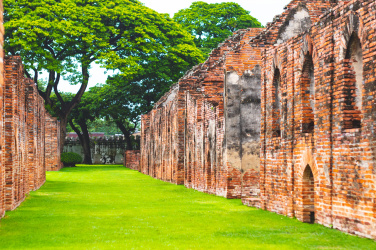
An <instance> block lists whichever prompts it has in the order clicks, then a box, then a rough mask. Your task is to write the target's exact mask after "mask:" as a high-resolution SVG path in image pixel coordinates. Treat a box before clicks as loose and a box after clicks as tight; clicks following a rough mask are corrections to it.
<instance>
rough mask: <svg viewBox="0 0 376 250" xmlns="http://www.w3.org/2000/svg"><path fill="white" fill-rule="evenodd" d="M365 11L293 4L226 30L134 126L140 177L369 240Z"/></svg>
mask: <svg viewBox="0 0 376 250" xmlns="http://www.w3.org/2000/svg"><path fill="white" fill-rule="evenodd" d="M375 6H376V4H375V2H374V1H372V0H358V1H326V0H316V1H302V0H294V1H292V2H291V3H290V4H289V5H287V7H286V10H285V12H284V13H282V14H281V15H279V16H276V17H275V19H274V20H273V22H272V23H269V24H268V25H267V27H266V29H265V30H257V29H249V30H246V31H238V32H237V33H236V34H234V36H233V37H231V38H229V39H228V40H226V41H225V42H224V43H223V44H221V45H220V46H219V47H218V48H217V49H215V50H213V52H212V53H211V56H210V57H209V59H208V60H207V61H206V62H205V63H203V64H201V65H198V66H196V67H194V68H193V69H192V70H191V71H190V72H188V73H187V74H186V75H185V76H184V77H183V78H182V79H181V80H180V81H179V82H178V83H177V85H175V86H174V88H175V89H176V90H177V94H176V96H175V97H173V98H169V96H170V97H171V92H170V93H167V94H166V95H165V96H164V97H163V98H162V99H161V100H160V101H159V102H158V103H157V104H156V106H155V108H154V109H153V110H152V111H151V112H150V113H149V114H147V115H144V116H143V117H142V137H141V139H142V140H141V171H142V172H143V173H145V174H149V175H151V176H154V177H156V178H159V179H162V180H165V181H171V182H173V183H177V184H185V185H186V186H187V187H189V188H194V189H197V190H200V191H203V192H208V193H213V194H217V195H221V196H225V197H228V198H244V202H245V203H246V204H249V205H253V206H257V207H261V208H263V209H267V210H269V211H273V212H277V213H280V214H284V215H287V216H290V217H296V218H298V219H299V220H301V221H304V222H315V223H320V224H323V225H326V226H333V227H334V228H337V229H340V230H343V231H345V232H349V233H354V234H358V235H361V236H365V237H370V238H374V239H375V238H376V234H375V232H376V170H375V169H376V167H375V159H376V138H375V132H374V123H375V120H376V116H375V114H376V112H375V111H376V110H375V109H376V105H375V102H374V99H375V97H376V96H375V94H376V91H375V87H374V86H376V84H375V79H376V71H375V60H376V57H375V55H376V34H375V30H376V29H375V28H376V19H375V16H376V7H375ZM356 37H358V38H356ZM357 39H358V40H359V41H358V42H357ZM349 44H352V45H351V46H350V45H349ZM357 44H360V45H359V46H358V45H357ZM357 46H358V47H359V48H358V47H357ZM359 51H360V52H359ZM358 52H359V53H358ZM359 65H360V66H359ZM361 78H362V79H361ZM359 79H360V80H359ZM260 88H261V89H260ZM171 91H173V89H171ZM260 92H261V94H259V93H260ZM260 113H261V119H260V116H259V115H258V114H260ZM258 135H260V137H258ZM170 138H172V140H171V139H170ZM172 149H174V150H176V153H174V154H171V150H172ZM258 149H260V151H259V153H258ZM174 152H175V151H174ZM182 166H183V167H182ZM170 172H171V173H174V174H171V175H168V174H167V173H170ZM181 176H183V177H184V178H183V182H182V181H181V180H182V179H180V178H181Z"/></svg>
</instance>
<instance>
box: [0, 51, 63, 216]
mask: <svg viewBox="0 0 376 250" xmlns="http://www.w3.org/2000/svg"><path fill="white" fill-rule="evenodd" d="M4 79H5V81H4V88H3V89H4V95H3V98H4V99H3V100H4V102H3V103H4V104H3V105H4V109H3V117H4V118H3V119H4V123H3V124H4V127H3V130H2V138H4V139H3V140H4V144H3V145H4V146H3V147H4V149H3V158H2V163H3V164H4V177H5V180H4V181H5V188H4V191H5V194H4V198H3V199H2V200H1V201H2V202H4V204H5V209H6V210H13V209H15V208H16V207H17V206H19V204H20V203H21V202H22V201H23V200H24V199H25V196H26V194H27V193H28V192H29V191H31V190H36V189H38V188H39V187H40V186H41V185H43V183H44V182H45V180H46V175H45V171H46V170H59V169H60V168H61V164H60V157H59V152H60V150H59V148H58V147H59V143H58V139H57V138H58V137H59V136H58V134H57V131H59V126H60V124H59V122H58V121H57V120H56V119H55V118H52V117H51V116H50V115H49V114H48V112H47V111H46V110H45V108H44V101H43V99H42V98H41V97H40V96H39V94H38V91H37V88H36V86H35V83H34V82H33V81H32V80H30V79H26V78H24V76H23V66H22V62H21V58H20V57H17V56H14V57H6V58H5V74H4Z"/></svg>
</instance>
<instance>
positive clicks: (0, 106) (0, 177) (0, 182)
mask: <svg viewBox="0 0 376 250" xmlns="http://www.w3.org/2000/svg"><path fill="white" fill-rule="evenodd" d="M3 46H4V26H3V1H2V0H0V110H4V98H3V95H4V94H3V91H4V51H3ZM3 119H4V117H3V115H0V218H1V217H3V216H4V213H5V202H4V200H5V168H4V163H3V160H2V159H3V152H4V139H3V138H4V137H3V134H2V132H1V131H3Z"/></svg>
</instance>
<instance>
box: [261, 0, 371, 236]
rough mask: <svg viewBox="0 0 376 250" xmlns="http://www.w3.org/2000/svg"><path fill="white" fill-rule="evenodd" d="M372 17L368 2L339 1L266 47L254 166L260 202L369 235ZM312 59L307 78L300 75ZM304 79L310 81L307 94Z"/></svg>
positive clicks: (300, 217) (266, 206)
mask: <svg viewBox="0 0 376 250" xmlns="http://www.w3.org/2000/svg"><path fill="white" fill-rule="evenodd" d="M310 13H316V12H314V11H313V10H311V9H310ZM315 15H316V14H315ZM375 16H376V10H375V2H374V1H371V0H369V1H368V0H366V1H352V2H350V3H348V4H347V3H340V4H339V5H337V6H336V7H335V8H334V9H333V10H332V11H331V12H328V13H326V14H325V15H323V16H322V17H321V18H320V21H319V22H318V23H316V24H314V25H313V26H312V28H311V29H310V30H309V31H308V32H306V33H304V34H301V35H299V36H297V37H294V38H291V39H289V40H287V41H285V42H284V43H281V44H279V45H278V46H270V47H267V49H266V50H265V53H264V54H263V56H264V60H263V61H264V63H263V72H264V73H263V74H262V76H263V78H262V88H263V89H262V94H263V95H262V101H263V107H262V129H261V131H262V133H261V142H262V151H261V159H262V161H261V171H260V174H261V180H260V185H261V187H262V188H261V199H262V203H261V206H262V208H264V209H267V210H270V211H274V212H277V213H280V214H285V215H288V216H291V217H293V216H295V217H296V218H298V219H299V220H301V221H305V222H309V221H310V220H311V216H312V217H314V221H315V222H316V223H320V224H323V225H326V226H333V227H334V228H337V229H340V230H342V231H345V232H349V233H354V234H358V235H361V236H365V237H371V238H374V239H375V238H376V234H375V232H376V209H375V208H376V188H375V183H376V181H375V180H376V174H375V142H376V140H375V133H374V132H373V127H374V123H375V118H376V117H375V108H376V106H375V102H374V98H375V94H376V92H375V88H374V86H375V79H376V71H375V64H374V60H375V59H376V58H375V56H374V55H375V54H376V36H375V28H376V20H375ZM314 19H315V16H313V17H312V20H314ZM282 23H283V21H282ZM352 34H356V35H357V36H358V37H359V38H360V42H361V51H362V52H361V53H362V55H363V81H364V84H362V86H363V87H362V88H363V90H362V94H361V95H362V100H363V104H362V107H355V104H356V101H355V99H356V97H357V96H356V95H357V92H356V87H355V82H356V80H355V69H354V65H353V64H354V61H353V60H352V59H348V58H346V51H347V50H348V45H349V43H350V42H351V35H352ZM264 35H265V36H268V35H269V34H267V33H266V34H264ZM270 36H271V35H270ZM271 44H273V42H272V43H271ZM310 61H311V64H312V66H311V67H312V69H313V72H314V78H313V80H309V79H308V78H307V73H306V72H307V70H306V67H308V66H307V65H309V64H310V63H309V62H310ZM276 69H278V70H279V71H280V75H281V81H280V82H281V84H280V88H279V91H280V92H281V93H280V94H281V105H280V106H281V110H279V111H278V112H280V114H281V120H280V129H281V133H280V135H276V134H274V133H273V124H272V122H273V115H275V111H274V109H275V107H273V105H272V104H273V102H274V100H275V97H276V93H275V92H276V89H275V88H274V87H273V86H272V84H273V81H274V79H273V78H274V76H275V74H274V72H275V71H276ZM307 81H308V82H310V81H314V92H313V94H312V93H311V92H312V90H309V89H308V87H307ZM310 95H311V96H313V97H312V99H310V98H311V97H310ZM312 100H314V105H313V107H312V108H311V107H310V105H311V104H310V102H311V101H312ZM311 122H313V124H314V126H313V127H312V129H307V128H308V127H309V123H311ZM358 123H360V125H359V124H358ZM307 124H308V125H307ZM313 124H312V125H313ZM354 124H355V125H354ZM311 173H312V174H311ZM312 180H313V183H314V185H312ZM312 189H313V190H314V191H313V192H312ZM311 212H314V214H312V213H311Z"/></svg>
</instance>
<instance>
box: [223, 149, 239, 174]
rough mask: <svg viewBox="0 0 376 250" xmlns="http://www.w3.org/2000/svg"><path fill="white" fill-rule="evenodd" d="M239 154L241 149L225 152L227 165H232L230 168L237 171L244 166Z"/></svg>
mask: <svg viewBox="0 0 376 250" xmlns="http://www.w3.org/2000/svg"><path fill="white" fill-rule="evenodd" d="M239 152H240V149H227V150H226V151H225V155H226V158H227V163H228V164H229V165H230V167H233V168H235V169H240V167H241V165H242V161H241V158H240V154H239Z"/></svg>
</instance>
